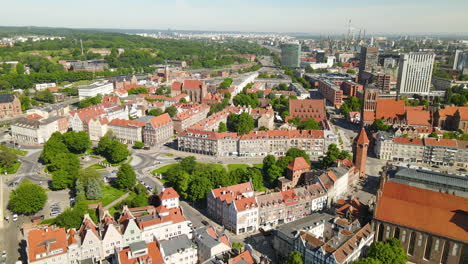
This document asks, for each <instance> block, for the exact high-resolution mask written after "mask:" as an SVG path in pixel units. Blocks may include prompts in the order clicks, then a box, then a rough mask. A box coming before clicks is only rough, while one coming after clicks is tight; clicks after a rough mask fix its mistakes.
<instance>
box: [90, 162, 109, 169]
mask: <svg viewBox="0 0 468 264" xmlns="http://www.w3.org/2000/svg"><path fill="white" fill-rule="evenodd" d="M88 168H92V169H96V170H101V169H105V168H106V167H104V166H102V165H101V164H99V163H96V164H93V165H91V166H89V167H88Z"/></svg>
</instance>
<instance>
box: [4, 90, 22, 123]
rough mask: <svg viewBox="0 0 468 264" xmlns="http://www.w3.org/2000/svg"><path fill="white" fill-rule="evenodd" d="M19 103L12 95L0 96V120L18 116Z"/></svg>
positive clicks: (19, 111)
mask: <svg viewBox="0 0 468 264" xmlns="http://www.w3.org/2000/svg"><path fill="white" fill-rule="evenodd" d="M21 113H22V111H21V102H20V100H19V99H18V97H16V96H14V95H12V94H1V95H0V119H3V118H6V117H14V116H17V115H20V114H21Z"/></svg>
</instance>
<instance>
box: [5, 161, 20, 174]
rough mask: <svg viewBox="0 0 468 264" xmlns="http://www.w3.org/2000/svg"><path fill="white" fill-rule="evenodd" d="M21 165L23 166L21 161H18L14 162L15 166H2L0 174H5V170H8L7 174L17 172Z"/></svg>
mask: <svg viewBox="0 0 468 264" xmlns="http://www.w3.org/2000/svg"><path fill="white" fill-rule="evenodd" d="M20 166H21V162H19V161H17V162H15V163H13V166H11V167H8V168H1V167H0V174H4V173H5V171H6V173H7V174H15V173H16V172H17V171H18V169H19V167H20Z"/></svg>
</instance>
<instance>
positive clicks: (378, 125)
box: [370, 118, 390, 132]
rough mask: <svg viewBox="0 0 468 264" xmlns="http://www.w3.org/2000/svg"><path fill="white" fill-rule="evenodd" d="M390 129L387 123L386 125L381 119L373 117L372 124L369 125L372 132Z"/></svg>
mask: <svg viewBox="0 0 468 264" xmlns="http://www.w3.org/2000/svg"><path fill="white" fill-rule="evenodd" d="M389 129H390V126H389V125H386V124H385V123H384V121H383V120H382V119H379V118H378V119H375V120H374V122H373V123H372V125H371V126H370V130H371V131H372V132H377V131H388V130H389Z"/></svg>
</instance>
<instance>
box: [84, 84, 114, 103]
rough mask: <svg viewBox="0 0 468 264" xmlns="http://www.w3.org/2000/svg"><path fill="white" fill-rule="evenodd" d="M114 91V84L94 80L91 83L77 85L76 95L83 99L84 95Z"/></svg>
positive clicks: (91, 95)
mask: <svg viewBox="0 0 468 264" xmlns="http://www.w3.org/2000/svg"><path fill="white" fill-rule="evenodd" d="M113 91H114V85H113V84H112V83H109V82H107V81H103V82H95V83H92V84H91V85H86V86H80V87H78V96H79V98H80V100H83V99H85V98H86V97H94V96H96V95H98V94H100V95H106V94H110V93H112V92H113Z"/></svg>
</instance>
